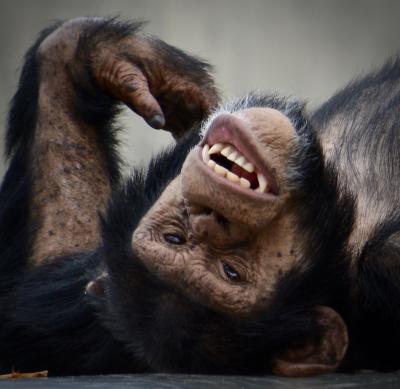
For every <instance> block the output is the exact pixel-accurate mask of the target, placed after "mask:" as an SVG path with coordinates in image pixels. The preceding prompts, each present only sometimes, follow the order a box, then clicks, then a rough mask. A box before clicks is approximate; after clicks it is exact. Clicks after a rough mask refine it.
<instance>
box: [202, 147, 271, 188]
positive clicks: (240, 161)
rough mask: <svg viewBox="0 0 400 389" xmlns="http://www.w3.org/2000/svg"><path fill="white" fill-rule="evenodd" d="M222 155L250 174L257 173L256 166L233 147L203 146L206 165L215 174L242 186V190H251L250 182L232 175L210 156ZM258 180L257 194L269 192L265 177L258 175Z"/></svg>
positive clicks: (203, 157)
mask: <svg viewBox="0 0 400 389" xmlns="http://www.w3.org/2000/svg"><path fill="white" fill-rule="evenodd" d="M217 153H220V154H222V155H223V156H224V157H226V158H227V159H229V160H230V161H232V162H234V163H235V164H237V165H239V166H240V167H242V168H243V169H244V170H246V171H247V172H249V173H253V172H254V171H255V167H254V165H253V164H252V163H251V162H249V161H247V159H246V158H245V157H244V156H243V155H241V154H240V153H239V151H238V150H236V149H235V148H234V147H233V146H231V145H227V144H224V143H215V144H214V145H212V146H211V147H210V146H209V145H208V144H205V145H204V146H203V150H202V153H201V155H202V159H203V161H204V163H205V164H206V165H207V166H208V167H209V168H210V169H211V170H213V171H214V172H215V173H217V174H218V175H220V176H221V177H225V178H226V179H227V180H229V181H230V182H233V183H235V184H238V185H240V186H241V187H242V188H245V189H250V187H251V183H250V181H249V180H247V179H246V178H243V177H239V176H238V175H236V174H235V173H232V172H231V171H229V170H228V169H226V168H224V167H223V166H221V165H218V164H217V163H216V162H214V161H213V160H212V159H210V155H212V154H217ZM257 179H258V188H257V189H255V191H256V192H260V193H266V192H267V190H268V182H267V179H266V178H265V176H264V175H262V174H261V173H257Z"/></svg>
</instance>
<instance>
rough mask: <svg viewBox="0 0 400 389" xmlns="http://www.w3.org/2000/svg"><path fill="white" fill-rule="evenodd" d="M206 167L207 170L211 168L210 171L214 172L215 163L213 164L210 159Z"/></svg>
mask: <svg viewBox="0 0 400 389" xmlns="http://www.w3.org/2000/svg"><path fill="white" fill-rule="evenodd" d="M207 165H208V167H209V168H211V169H212V170H214V168H215V165H216V163H215V162H214V161H213V160H212V159H210V160H209V161H208V162H207Z"/></svg>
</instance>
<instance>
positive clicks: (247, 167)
mask: <svg viewBox="0 0 400 389" xmlns="http://www.w3.org/2000/svg"><path fill="white" fill-rule="evenodd" d="M242 168H243V169H244V170H247V171H248V172H249V173H253V172H254V165H253V164H252V163H251V162H247V163H245V164H244V165H243V166H242Z"/></svg>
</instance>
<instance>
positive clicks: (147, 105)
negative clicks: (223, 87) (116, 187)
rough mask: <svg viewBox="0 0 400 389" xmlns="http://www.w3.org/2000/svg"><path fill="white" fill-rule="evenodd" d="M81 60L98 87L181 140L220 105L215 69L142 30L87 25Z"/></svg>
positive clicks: (79, 52) (104, 24)
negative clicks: (185, 133)
mask: <svg viewBox="0 0 400 389" xmlns="http://www.w3.org/2000/svg"><path fill="white" fill-rule="evenodd" d="M85 23H86V24H87V25H86V26H85V27H84V30H83V31H84V33H83V34H82V35H81V38H80V42H79V44H78V50H77V53H78V58H79V57H80V58H81V59H82V58H85V57H86V58H87V60H86V63H89V66H90V73H91V76H92V78H93V81H94V83H95V84H97V85H98V86H99V87H100V88H101V89H102V90H103V91H105V92H106V93H107V94H109V95H111V96H113V97H114V98H116V99H117V100H120V101H122V102H124V103H125V104H126V105H127V106H128V107H129V108H131V109H132V110H133V111H135V112H136V113H138V114H139V115H141V116H142V117H143V118H144V119H145V120H146V122H147V123H148V124H149V125H150V126H152V127H154V128H164V129H165V130H168V131H170V132H171V133H172V134H173V135H174V136H175V137H179V136H181V135H182V134H183V133H184V132H185V131H187V130H188V129H190V128H191V127H192V125H193V124H194V123H195V122H197V121H199V120H201V119H202V118H203V117H205V115H206V114H207V113H208V112H209V111H210V109H211V108H212V107H213V106H215V105H216V103H217V101H218V96H217V92H216V89H215V86H214V83H213V80H212V77H211V76H210V74H209V70H210V66H209V65H208V64H206V63H204V62H202V61H200V60H198V59H197V58H194V57H192V56H189V55H187V54H185V53H184V52H182V51H181V50H179V49H177V48H175V47H172V46H169V45H168V44H166V43H164V42H162V41H160V40H158V39H156V38H152V37H148V36H143V35H139V34H137V33H136V31H135V30H137V27H138V25H137V24H136V25H130V26H129V28H127V26H126V24H124V25H122V24H121V25H119V24H116V23H115V22H113V23H110V22H109V21H105V22H104V21H99V20H94V21H93V20H92V25H91V24H90V19H89V20H88V21H86V22H85Z"/></svg>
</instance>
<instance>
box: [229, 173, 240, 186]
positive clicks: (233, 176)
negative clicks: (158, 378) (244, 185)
mask: <svg viewBox="0 0 400 389" xmlns="http://www.w3.org/2000/svg"><path fill="white" fill-rule="evenodd" d="M226 178H227V179H228V180H229V181H232V182H235V183H238V182H239V181H240V177H239V176H237V175H236V174H235V173H232V172H230V171H228V174H227V175H226Z"/></svg>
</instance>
